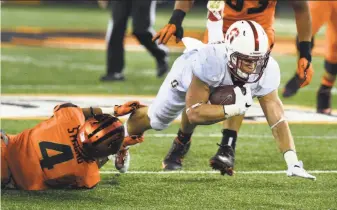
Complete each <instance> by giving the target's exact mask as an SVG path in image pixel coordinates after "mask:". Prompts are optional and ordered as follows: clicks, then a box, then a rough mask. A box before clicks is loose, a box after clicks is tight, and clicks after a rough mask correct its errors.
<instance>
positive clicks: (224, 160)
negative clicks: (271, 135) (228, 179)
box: [210, 115, 244, 176]
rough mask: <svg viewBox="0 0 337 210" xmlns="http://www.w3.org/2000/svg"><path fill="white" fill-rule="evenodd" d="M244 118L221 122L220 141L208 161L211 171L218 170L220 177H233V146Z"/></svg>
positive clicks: (238, 117) (237, 117)
mask: <svg viewBox="0 0 337 210" xmlns="http://www.w3.org/2000/svg"><path fill="white" fill-rule="evenodd" d="M243 118H244V116H243V115H242V116H241V115H240V116H235V117H231V118H230V119H228V120H225V121H223V128H224V129H223V130H222V139H221V143H220V144H218V145H219V149H218V151H217V152H216V154H215V155H214V156H213V157H212V158H211V159H210V165H211V167H212V168H213V169H215V170H219V171H220V172H221V174H222V175H224V174H228V175H230V176H231V175H233V168H234V160H235V146H236V140H237V133H238V131H239V129H240V127H241V124H242V121H243Z"/></svg>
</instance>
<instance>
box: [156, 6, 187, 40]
mask: <svg viewBox="0 0 337 210" xmlns="http://www.w3.org/2000/svg"><path fill="white" fill-rule="evenodd" d="M185 14H186V13H185V12H184V11H182V10H180V9H176V10H174V11H173V14H172V17H171V19H170V21H169V23H168V24H166V25H165V27H164V28H162V29H161V30H160V31H159V32H158V33H157V34H156V35H154V37H153V38H152V41H153V42H154V41H156V40H158V44H166V43H167V42H168V41H169V39H170V38H171V37H172V35H174V36H175V37H176V43H178V42H180V41H181V39H182V38H183V35H184V29H183V27H182V26H181V25H182V22H183V19H184V17H185Z"/></svg>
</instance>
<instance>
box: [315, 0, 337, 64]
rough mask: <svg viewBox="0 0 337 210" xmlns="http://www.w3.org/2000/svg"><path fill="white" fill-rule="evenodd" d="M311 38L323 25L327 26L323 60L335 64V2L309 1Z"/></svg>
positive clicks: (336, 20) (336, 23)
mask: <svg viewBox="0 0 337 210" xmlns="http://www.w3.org/2000/svg"><path fill="white" fill-rule="evenodd" d="M309 8H310V13H311V19H312V34H313V36H314V35H315V34H316V33H317V32H318V31H319V29H320V28H321V27H322V26H323V25H325V24H326V25H327V28H326V32H325V38H326V42H327V44H326V54H325V59H326V60H327V61H328V62H331V63H337V1H310V2H309Z"/></svg>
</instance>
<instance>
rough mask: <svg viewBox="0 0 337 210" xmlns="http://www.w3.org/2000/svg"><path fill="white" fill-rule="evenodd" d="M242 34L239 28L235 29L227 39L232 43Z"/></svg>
mask: <svg viewBox="0 0 337 210" xmlns="http://www.w3.org/2000/svg"><path fill="white" fill-rule="evenodd" d="M239 34H240V32H239V29H238V28H233V29H232V30H231V31H230V32H229V33H228V34H227V37H226V39H227V40H229V43H232V42H233V40H234V39H235V38H236V37H238V36H239Z"/></svg>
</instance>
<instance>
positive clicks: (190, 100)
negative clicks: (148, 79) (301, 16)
mask: <svg viewBox="0 0 337 210" xmlns="http://www.w3.org/2000/svg"><path fill="white" fill-rule="evenodd" d="M219 21H220V22H219ZM219 21H216V22H215V23H211V20H208V23H207V26H208V30H209V33H212V34H213V37H214V38H212V37H210V42H212V41H216V43H214V44H212V43H210V44H202V43H201V42H200V41H198V40H193V39H191V38H189V39H188V38H187V39H186V38H185V40H183V41H184V43H185V45H186V48H187V49H186V50H185V53H184V54H182V55H181V56H180V57H178V58H177V59H176V61H175V62H174V64H173V66H172V69H171V71H170V72H169V74H168V75H167V77H166V79H165V81H164V82H163V84H162V85H161V87H160V89H159V92H158V94H157V96H156V98H155V100H154V101H153V103H152V104H151V105H150V106H149V107H142V108H139V109H137V110H136V111H135V112H134V113H133V114H132V115H131V116H130V118H129V119H128V120H127V122H126V123H125V126H126V134H125V135H129V136H130V137H132V138H130V139H129V140H128V141H126V142H124V144H123V146H124V148H125V149H124V153H123V154H124V156H119V157H118V156H117V159H119V160H120V161H119V164H116V168H117V169H119V170H120V171H121V172H125V171H127V167H128V158H129V153H128V146H129V145H132V144H136V143H138V142H140V141H139V139H141V141H142V138H141V136H142V134H143V133H144V132H145V131H146V130H148V129H154V130H163V129H165V128H167V127H168V126H169V124H170V123H171V122H172V121H173V120H174V119H175V118H176V117H177V116H178V115H179V114H180V113H181V114H182V121H181V127H180V129H179V131H178V136H177V138H176V139H175V141H174V143H173V145H172V148H171V150H170V152H169V153H168V155H167V156H166V158H165V160H164V161H163V166H164V169H167V170H176V169H181V166H182V165H181V161H182V159H183V157H184V155H185V154H186V153H187V151H188V149H189V147H190V138H191V136H192V133H193V131H194V128H195V127H196V126H197V125H208V124H213V123H217V122H220V121H223V120H228V119H231V118H232V117H235V116H237V117H239V118H241V120H238V121H235V120H234V121H233V123H232V124H234V128H235V130H238V128H239V127H240V125H241V122H242V119H243V116H244V114H245V112H246V111H247V109H248V108H249V107H250V106H251V104H252V98H253V97H257V98H258V100H259V102H260V105H261V107H262V109H263V111H264V113H265V116H266V118H267V121H268V124H269V126H270V127H271V129H272V133H273V135H274V137H275V139H276V140H277V142H278V144H279V149H280V151H281V152H283V154H284V158H285V161H286V163H287V166H288V171H287V175H288V176H299V177H303V178H309V179H316V178H315V177H314V176H312V175H310V174H308V173H307V172H306V171H305V170H304V169H303V165H302V162H301V161H298V159H297V155H296V152H295V145H294V140H293V138H292V135H291V132H290V129H289V126H288V123H287V121H286V120H285V118H284V110H283V106H282V102H281V101H280V99H279V97H278V92H277V89H278V86H279V84H280V70H279V66H278V64H277V62H276V61H275V60H274V59H273V58H272V57H270V56H269V54H270V50H269V46H268V37H267V35H266V33H265V31H264V30H263V28H262V27H261V26H260V25H259V24H257V23H256V22H254V21H237V22H235V23H234V24H233V25H232V26H231V27H230V28H229V29H228V31H227V33H226V35H225V37H223V35H222V22H221V21H222V20H219ZM214 34H215V35H214ZM216 34H218V36H217V35H216ZM225 85H236V86H241V87H244V88H245V89H246V91H245V93H243V92H242V91H241V89H240V88H239V87H236V88H235V89H234V91H235V94H236V100H235V104H232V105H212V104H209V103H208V100H209V96H210V94H211V93H212V91H213V90H214V88H216V87H218V86H225ZM235 135H236V132H235ZM133 140H134V141H133ZM234 140H235V139H234V138H228V139H223V140H222V142H221V144H219V149H218V151H217V153H216V154H215V155H214V156H213V157H212V158H211V160H210V164H211V167H212V168H213V169H216V170H219V171H220V172H221V174H222V175H224V174H228V175H232V174H233V167H234V149H235V141H234ZM122 151H123V150H122ZM121 160H122V161H121Z"/></svg>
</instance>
